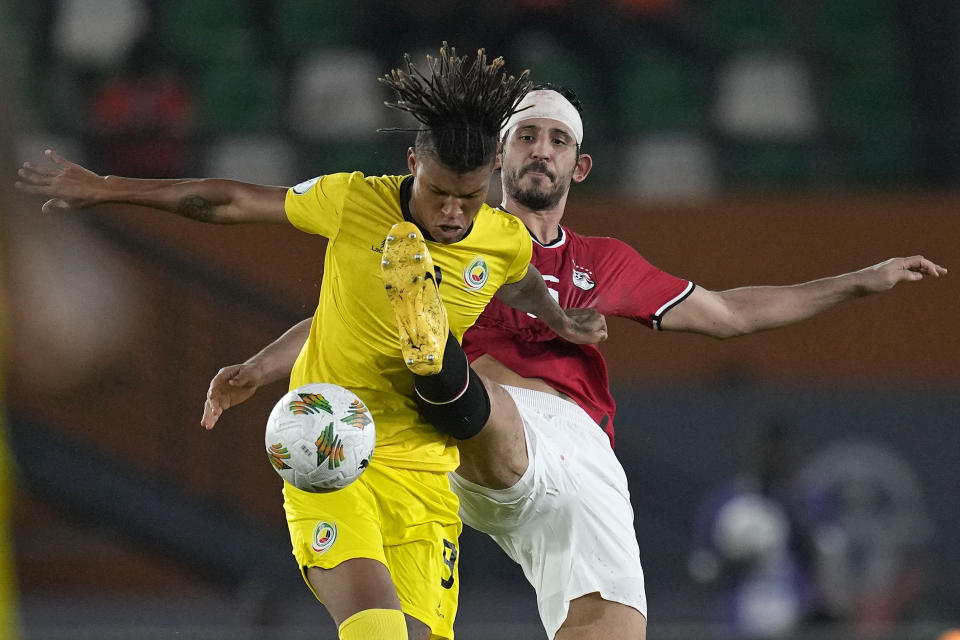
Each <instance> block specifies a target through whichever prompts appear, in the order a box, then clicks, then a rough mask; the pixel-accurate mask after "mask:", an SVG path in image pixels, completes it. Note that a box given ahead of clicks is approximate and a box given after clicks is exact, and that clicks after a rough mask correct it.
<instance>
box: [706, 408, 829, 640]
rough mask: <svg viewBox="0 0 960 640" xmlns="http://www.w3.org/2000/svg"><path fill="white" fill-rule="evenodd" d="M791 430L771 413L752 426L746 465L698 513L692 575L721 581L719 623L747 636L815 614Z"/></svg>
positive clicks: (777, 632) (785, 628)
mask: <svg viewBox="0 0 960 640" xmlns="http://www.w3.org/2000/svg"><path fill="white" fill-rule="evenodd" d="M790 430H791V428H790V426H789V425H788V424H787V423H786V422H785V421H783V420H782V419H781V418H779V417H771V418H769V419H767V420H766V421H764V422H762V423H761V424H760V425H759V427H758V428H757V429H756V430H755V431H753V432H751V436H752V437H751V439H750V442H749V446H750V456H749V457H750V462H749V465H748V467H747V468H746V469H744V471H743V472H742V473H740V474H739V475H737V476H736V477H735V478H734V479H733V480H732V481H730V482H729V483H728V484H726V485H724V486H722V487H720V488H718V489H716V490H715V491H712V492H711V493H710V494H708V495H707V496H706V497H705V499H704V500H703V502H702V503H701V505H700V507H699V510H698V514H697V518H696V523H695V529H694V551H693V553H692V555H691V557H690V563H689V569H690V573H691V575H692V576H693V577H694V579H696V580H697V581H699V582H703V583H719V584H720V586H721V593H720V595H721V601H720V605H721V610H722V618H723V621H724V622H725V623H726V624H728V625H730V627H731V628H732V630H733V631H734V632H735V633H736V634H737V635H738V636H742V637H746V638H777V637H783V636H786V635H789V634H790V632H791V631H793V630H794V629H796V627H797V626H798V625H800V624H801V623H802V622H804V621H805V620H809V619H811V618H813V617H814V616H815V611H814V607H813V603H814V599H813V598H812V592H811V585H812V575H811V573H812V565H811V556H810V541H809V539H807V537H806V536H805V534H804V530H803V528H802V526H801V522H802V518H801V517H800V515H799V514H798V512H797V506H798V502H797V500H796V495H795V494H794V491H793V486H792V481H793V466H794V461H795V458H794V454H793V452H792V450H791V446H790V442H789V438H790Z"/></svg>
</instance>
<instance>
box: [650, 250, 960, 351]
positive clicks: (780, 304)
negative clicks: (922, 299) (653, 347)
mask: <svg viewBox="0 0 960 640" xmlns="http://www.w3.org/2000/svg"><path fill="white" fill-rule="evenodd" d="M945 273H947V270H946V269H944V268H943V267H941V266H939V265H937V264H934V263H933V262H931V261H930V260H927V259H926V258H924V257H923V256H912V257H910V258H891V259H890V260H886V261H884V262H881V263H879V264H876V265H873V266H872V267H867V268H865V269H860V270H859V271H853V272H850V273H845V274H842V275H838V276H833V277H831V278H822V279H820V280H812V281H810V282H804V283H802V284H794V285H787V286H780V287H742V288H739V289H728V290H727V291H709V290H706V289H702V288H697V289H696V290H694V292H693V293H692V294H691V295H690V297H688V298H687V299H686V300H684V301H683V302H681V303H680V304H679V305H677V306H676V307H675V308H673V309H671V310H670V311H669V312H668V313H667V314H666V315H665V316H664V317H663V320H662V321H661V323H660V328H661V329H664V330H669V331H690V332H693V333H702V334H705V335H708V336H713V337H715V338H732V337H735V336H740V335H745V334H748V333H754V332H756V331H764V330H766V329H776V328H777V327H785V326H787V325H791V324H795V323H797V322H801V321H803V320H806V319H807V318H810V317H811V316H815V315H817V314H818V313H822V312H823V311H826V310H827V309H830V308H831V307H834V306H836V305H837V304H840V303H841V302H844V301H845V300H850V299H852V298H859V297H862V296H866V295H870V294H872V293H881V292H883V291H887V290H889V289H892V288H893V287H894V286H896V285H897V284H898V283H900V282H912V281H916V280H922V279H923V277H924V276H925V275H928V276H932V277H934V278H938V277H940V276H941V275H944V274H945Z"/></svg>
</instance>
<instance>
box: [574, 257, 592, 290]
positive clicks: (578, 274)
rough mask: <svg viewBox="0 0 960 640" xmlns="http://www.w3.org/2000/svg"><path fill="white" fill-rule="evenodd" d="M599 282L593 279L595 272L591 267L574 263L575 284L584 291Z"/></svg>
mask: <svg viewBox="0 0 960 640" xmlns="http://www.w3.org/2000/svg"><path fill="white" fill-rule="evenodd" d="M596 284H597V283H596V282H594V281H593V272H592V271H590V269H587V268H585V267H581V266H580V265H578V264H576V263H574V265H573V285H574V286H575V287H579V288H580V289H583V290H584V291H590V289H593V287H594V286H595V285H596Z"/></svg>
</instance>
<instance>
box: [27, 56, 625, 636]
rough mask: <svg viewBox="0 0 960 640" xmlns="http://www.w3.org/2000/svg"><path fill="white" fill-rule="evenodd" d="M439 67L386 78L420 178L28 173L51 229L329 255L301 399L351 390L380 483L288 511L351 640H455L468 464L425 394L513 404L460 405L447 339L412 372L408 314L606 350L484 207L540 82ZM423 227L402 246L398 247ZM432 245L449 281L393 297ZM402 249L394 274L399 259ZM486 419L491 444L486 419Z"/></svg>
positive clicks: (304, 353) (442, 277) (511, 226)
mask: <svg viewBox="0 0 960 640" xmlns="http://www.w3.org/2000/svg"><path fill="white" fill-rule="evenodd" d="M428 63H429V67H430V68H429V70H428V72H427V73H421V72H420V71H419V70H418V69H416V67H414V66H413V65H412V64H411V63H410V61H409V59H407V60H406V64H405V68H403V69H397V70H394V71H393V72H392V73H391V74H390V75H388V76H385V77H384V78H382V80H383V81H384V82H385V83H386V84H387V85H388V86H389V87H391V88H392V89H393V90H394V91H395V92H396V94H397V101H396V102H395V103H393V104H392V105H391V106H394V107H395V108H398V109H402V110H405V111H408V112H410V113H411V114H412V115H413V116H414V117H415V118H416V119H417V120H418V121H419V122H420V123H421V125H422V126H421V128H420V129H419V130H418V133H417V137H416V142H415V144H414V147H413V148H411V149H409V150H408V151H407V161H408V167H409V169H410V175H409V176H401V177H395V176H381V177H365V176H364V175H362V174H360V173H356V172H355V173H340V174H332V175H326V176H322V177H319V178H314V179H313V180H308V181H306V182H303V183H301V184H299V185H297V186H295V187H293V188H292V189H286V188H279V187H267V186H261V185H252V184H246V183H239V182H235V181H229V180H212V179H205V180H136V179H131V178H120V177H116V176H99V175H96V174H95V173H93V172H91V171H88V170H87V169H85V168H83V167H81V166H79V165H77V164H74V163H72V162H69V161H68V160H66V159H64V158H62V157H60V156H58V155H57V154H56V153H54V152H53V151H47V152H46V156H47V158H48V159H49V160H50V161H52V164H49V163H46V164H42V165H33V164H30V163H25V164H24V166H23V167H22V168H21V170H20V172H19V176H20V179H19V181H18V183H17V186H18V188H20V189H22V190H24V191H26V192H29V193H35V194H40V195H43V196H46V197H48V198H50V200H48V201H47V202H46V203H45V204H44V206H43V208H44V210H45V211H49V210H60V209H82V208H85V207H89V206H92V205H96V204H101V203H129V204H136V205H141V206H147V207H152V208H155V209H160V210H163V211H168V212H171V213H175V214H178V215H181V216H184V217H187V218H191V219H194V220H199V221H203V222H211V223H219V224H231V223H241V222H273V223H285V224H292V225H294V226H295V227H297V228H299V229H301V230H303V231H306V232H308V233H317V234H320V235H323V236H326V237H327V238H329V243H328V245H327V251H326V257H325V261H324V278H323V284H322V287H321V293H320V301H319V304H318V306H317V311H316V314H315V316H314V321H313V327H312V329H311V332H310V335H309V338H308V340H307V342H306V344H305V345H303V349H302V350H301V351H300V353H299V356H298V357H297V360H296V364H295V367H294V371H293V375H292V378H291V387H296V386H299V385H301V384H304V383H307V382H333V383H336V384H340V385H342V386H344V387H347V388H349V389H351V390H353V391H354V392H356V393H357V394H358V395H359V396H360V398H362V399H363V400H364V401H365V402H366V404H367V405H368V406H369V407H370V408H371V411H372V412H373V413H374V418H375V421H376V424H377V450H376V456H375V458H374V460H373V462H372V464H371V466H370V468H369V469H368V470H367V471H366V472H365V473H364V474H363V475H362V476H361V477H360V479H359V480H358V481H357V482H355V483H354V484H352V485H351V486H349V487H347V488H346V489H343V490H340V491H336V492H332V493H327V494H313V493H306V492H303V491H299V490H297V489H295V488H293V487H292V486H291V485H289V484H288V485H285V487H284V497H285V500H284V509H285V511H286V514H287V521H288V525H289V529H290V536H291V540H292V543H293V553H294V556H295V558H296V560H297V562H298V563H299V565H300V567H301V568H302V571H303V576H304V579H305V580H306V582H307V584H308V586H309V587H310V588H311V590H312V591H313V592H314V594H315V595H316V596H317V598H318V599H319V600H320V601H321V602H323V603H324V605H325V606H326V608H327V610H328V611H329V613H330V614H331V616H332V617H333V619H334V621H335V622H336V624H337V625H338V628H339V633H340V637H341V638H343V639H345V640H359V639H363V640H367V639H369V638H383V639H388V640H393V639H396V638H407V637H408V631H409V637H411V638H418V639H424V640H425V639H426V638H428V637H433V638H452V637H453V620H454V615H455V612H456V599H457V592H458V587H459V584H458V580H457V562H456V560H457V537H458V535H459V533H460V529H461V523H460V520H459V517H458V515H457V499H456V497H455V496H454V495H453V493H451V491H450V488H449V483H448V480H447V472H448V471H451V470H453V469H455V468H457V465H458V452H457V449H456V448H455V447H452V446H449V444H448V436H447V435H444V434H441V433H440V432H438V431H437V430H436V429H435V428H434V427H432V426H430V425H429V424H427V423H426V422H424V421H423V419H422V418H420V417H419V413H418V409H417V406H416V404H415V402H414V400H413V399H412V398H413V397H415V394H414V380H415V379H416V384H417V390H418V394H419V396H420V397H424V396H429V397H431V398H432V399H434V400H437V401H439V402H445V400H444V398H445V397H446V394H450V393H452V394H453V395H456V396H460V395H464V394H465V395H464V397H465V398H473V399H474V400H471V402H474V401H475V400H476V398H477V397H480V401H481V404H482V402H486V403H487V404H486V407H485V408H484V407H481V409H480V411H479V412H478V415H481V414H482V412H483V410H484V409H485V411H486V415H489V413H490V412H491V411H496V407H497V404H498V402H500V401H502V399H503V397H502V396H499V395H495V396H494V397H489V398H488V397H487V396H486V395H485V393H484V392H483V389H482V385H481V388H480V389H478V388H477V387H476V382H475V381H474V383H473V384H471V385H470V386H469V389H467V390H463V389H460V390H457V389H454V390H453V391H451V388H450V385H451V384H452V385H454V386H456V384H460V385H461V386H462V381H460V382H457V375H458V374H459V373H462V371H459V370H457V369H456V368H455V367H453V366H449V367H448V366H446V364H445V363H444V366H443V370H442V371H441V372H440V375H432V374H436V373H437V370H438V369H439V368H440V365H441V362H443V354H444V345H443V344H442V339H441V340H440V342H441V344H430V345H425V344H422V343H417V344H413V343H411V341H410V340H409V339H407V340H406V343H405V345H406V353H405V354H404V355H401V349H400V344H399V342H398V333H399V335H400V336H401V337H406V338H413V339H414V342H415V341H416V339H417V338H418V335H417V333H418V329H417V327H416V326H404V327H400V328H398V326H397V321H396V316H395V315H394V306H395V305H396V303H397V299H396V296H397V295H401V296H413V297H414V298H416V299H413V300H411V301H410V304H412V305H414V307H416V305H419V304H421V303H422V304H426V305H428V306H429V305H430V304H431V300H430V299H427V300H426V302H423V301H422V300H420V299H419V296H421V294H424V293H426V294H429V293H431V292H432V294H433V301H434V302H436V300H437V298H436V294H437V290H436V287H437V285H439V291H440V295H441V296H442V298H443V301H444V302H443V305H442V307H441V309H440V310H439V311H440V312H442V313H444V314H445V315H446V320H445V321H446V322H448V323H449V327H450V331H449V334H447V332H446V331H444V332H443V333H444V335H447V337H448V340H454V341H455V340H457V339H459V338H460V336H461V335H462V334H463V332H464V331H465V330H466V329H467V328H468V327H469V326H470V325H471V324H472V323H473V321H474V320H475V319H476V317H477V316H478V315H479V314H480V312H481V311H483V309H484V307H485V306H486V304H487V302H489V301H490V299H491V298H492V297H493V295H494V294H496V295H497V297H499V298H501V299H503V300H505V301H507V302H509V303H510V304H512V305H514V306H516V307H517V308H519V309H521V310H522V311H526V312H529V313H534V314H536V315H537V316H539V317H540V318H542V319H543V320H544V321H545V322H547V324H548V325H549V326H551V328H553V329H554V330H556V331H557V333H558V334H560V335H561V336H563V337H566V338H568V339H570V340H573V341H577V342H596V341H599V340H602V339H603V338H605V337H606V331H605V325H604V324H603V319H602V317H600V316H599V315H598V314H596V313H595V312H594V313H580V314H577V313H567V312H564V311H563V310H561V309H560V307H559V306H558V305H557V303H556V302H555V301H554V300H553V299H552V298H551V297H550V295H549V292H548V291H547V289H546V287H545V285H544V283H543V280H542V278H541V277H540V275H539V273H538V272H537V271H536V269H535V268H532V267H530V266H529V261H530V255H531V251H532V244H531V239H530V235H529V233H528V232H527V231H526V229H525V228H524V226H523V224H522V223H521V222H520V221H519V220H517V219H516V218H514V217H512V216H510V215H509V214H506V213H504V212H501V211H497V210H495V209H492V208H490V207H488V206H486V205H485V204H484V198H485V196H486V194H487V190H488V186H489V181H490V177H491V175H492V173H493V170H494V165H495V156H496V150H497V143H498V135H499V131H500V127H501V125H502V124H503V123H504V121H505V120H506V119H507V118H508V117H509V116H510V115H511V114H512V113H513V112H514V110H515V109H516V105H517V103H518V102H519V100H520V99H521V98H522V97H523V95H524V94H525V92H526V91H527V88H528V84H529V83H528V82H527V81H526V78H525V75H521V76H520V78H515V77H513V76H509V75H507V73H506V72H505V70H504V68H503V60H502V59H500V58H497V59H496V60H493V61H492V62H488V61H487V59H486V56H485V55H484V53H483V51H482V50H481V51H480V52H478V55H477V57H476V59H474V60H472V61H471V60H468V59H466V58H465V57H458V56H456V55H455V52H454V51H453V50H451V49H448V48H447V46H446V45H444V47H443V48H442V49H441V55H440V57H439V58H437V59H428ZM405 221H406V223H407V224H406V225H404V224H401V225H400V226H399V227H398V228H399V229H401V230H403V233H402V234H400V233H399V232H396V233H397V235H389V236H388V234H389V233H390V232H391V229H393V228H394V225H397V223H404V222H405ZM413 223H415V225H414V224H413ZM385 239H386V240H385ZM424 240H426V241H429V246H430V249H429V255H431V256H432V260H433V263H434V265H435V266H436V267H437V270H436V271H434V270H433V269H429V270H428V271H425V272H424V271H421V275H422V276H423V279H422V280H420V286H421V288H420V289H419V290H408V291H398V290H399V287H398V289H397V290H394V291H393V292H387V294H385V293H384V281H385V280H386V281H387V282H390V280H389V278H388V277H386V276H384V275H383V274H382V272H381V268H384V269H385V270H386V271H387V272H389V273H393V274H394V275H397V274H400V275H401V276H402V275H403V274H404V273H405V271H404V270H405V269H407V267H408V266H409V265H405V264H404V261H405V260H408V259H413V258H412V257H411V256H410V255H408V254H407V253H404V249H405V247H406V245H409V244H410V243H411V242H412V243H423V242H424ZM418 246H419V245H418ZM423 246H426V245H423ZM398 249H399V250H400V251H399V253H397V254H396V255H397V256H398V259H397V260H396V261H395V262H393V263H391V261H390V259H389V256H390V255H392V254H391V253H390V252H391V251H396V250H398ZM384 252H386V254H387V255H386V256H385V255H384ZM424 253H426V252H424ZM420 266H421V267H422V266H423V265H420ZM391 269H393V271H391ZM437 276H439V277H437ZM417 277H418V278H419V277H420V276H417ZM435 282H436V283H437V284H434V283H435ZM431 287H433V289H431ZM388 294H391V295H394V296H395V299H394V301H393V304H392V303H391V300H390V298H389V297H388ZM400 304H401V306H402V305H403V304H406V303H405V302H400ZM443 307H445V309H444V308H443ZM408 308H412V307H408ZM425 310H426V311H429V313H424V314H421V315H420V317H421V318H422V319H424V320H425V321H430V320H436V319H437V318H436V317H434V316H435V314H436V313H437V311H438V310H437V309H425ZM320 328H322V329H320ZM426 333H427V334H429V331H427V332H426ZM427 347H429V348H427ZM418 348H422V349H421V351H422V353H423V357H422V360H420V359H418V358H420V356H419V355H417V353H419V352H418V351H417V349H418ZM451 351H453V350H451ZM463 366H464V367H465V364H464V365H463ZM408 367H410V368H409V369H408ZM411 369H412V370H413V371H416V372H417V373H419V374H425V375H416V376H415V375H414V374H413V373H412V372H411ZM451 376H452V377H451ZM451 380H452V382H451ZM421 385H422V388H421ZM478 394H479V396H478ZM455 404H456V403H453V405H455ZM453 405H451V406H453ZM471 406H473V405H471ZM478 419H479V421H480V424H479V427H482V422H483V421H484V420H485V415H481V417H480V418H478ZM479 427H478V428H479ZM460 435H461V436H462V435H463V434H462V433H461V434H460ZM404 614H406V616H404Z"/></svg>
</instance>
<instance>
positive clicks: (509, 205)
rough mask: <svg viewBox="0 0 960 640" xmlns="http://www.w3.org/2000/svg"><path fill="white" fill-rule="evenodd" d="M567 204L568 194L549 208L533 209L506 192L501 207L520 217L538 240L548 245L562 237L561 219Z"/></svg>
mask: <svg viewBox="0 0 960 640" xmlns="http://www.w3.org/2000/svg"><path fill="white" fill-rule="evenodd" d="M566 204H567V196H566V195H564V196H563V198H561V199H560V202H558V203H557V204H556V205H554V206H553V207H551V208H549V209H531V208H529V207H526V206H524V205H523V204H521V203H519V202H517V201H516V200H514V199H513V198H511V197H510V196H509V195H506V194H505V195H504V196H503V204H501V205H500V208H502V209H504V210H506V211H508V212H510V213H512V214H513V215H515V216H517V217H518V218H520V219H521V220H522V221H523V224H524V225H525V226H526V227H527V229H529V230H530V233H531V235H533V237H534V238H536V240H537V242H539V243H540V244H544V245H547V244H550V243H551V242H553V241H554V240H556V239H557V238H559V237H560V220H561V219H562V218H563V209H564V207H565V206H566Z"/></svg>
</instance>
